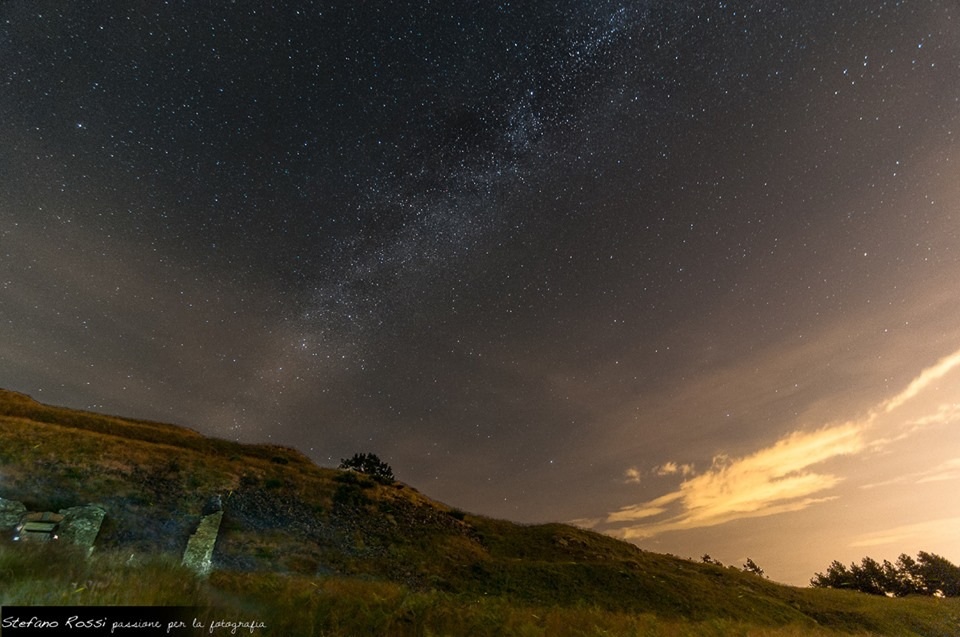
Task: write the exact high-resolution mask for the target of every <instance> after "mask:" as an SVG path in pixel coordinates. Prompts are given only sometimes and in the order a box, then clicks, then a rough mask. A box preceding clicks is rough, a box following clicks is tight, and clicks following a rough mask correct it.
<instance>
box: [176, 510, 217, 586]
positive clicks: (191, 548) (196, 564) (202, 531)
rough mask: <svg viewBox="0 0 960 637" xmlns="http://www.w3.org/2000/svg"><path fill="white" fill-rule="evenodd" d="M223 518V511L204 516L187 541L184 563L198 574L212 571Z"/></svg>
mask: <svg viewBox="0 0 960 637" xmlns="http://www.w3.org/2000/svg"><path fill="white" fill-rule="evenodd" d="M222 519H223V511H217V512H215V513H211V514H210V515H205V516H203V518H202V519H201V520H200V524H199V526H197V530H196V532H195V533H194V534H193V535H191V536H190V539H189V540H188V541H187V549H186V550H185V551H184V552H183V565H184V566H186V567H187V568H190V569H192V570H193V571H194V572H196V573H197V574H198V575H201V576H203V575H207V574H208V573H210V569H211V567H212V566H213V547H214V545H215V544H216V543H217V534H218V533H219V532H220V520H222Z"/></svg>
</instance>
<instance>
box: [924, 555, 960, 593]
mask: <svg viewBox="0 0 960 637" xmlns="http://www.w3.org/2000/svg"><path fill="white" fill-rule="evenodd" d="M917 574H918V575H919V577H920V579H921V580H922V581H923V583H924V586H925V587H926V589H927V590H926V593H927V594H928V595H934V594H936V593H938V592H939V593H940V594H941V595H943V596H944V597H957V596H960V567H957V566H955V565H954V564H952V563H951V562H950V561H949V560H948V559H946V558H945V557H940V556H939V555H936V554H934V553H927V552H925V551H920V552H919V553H917Z"/></svg>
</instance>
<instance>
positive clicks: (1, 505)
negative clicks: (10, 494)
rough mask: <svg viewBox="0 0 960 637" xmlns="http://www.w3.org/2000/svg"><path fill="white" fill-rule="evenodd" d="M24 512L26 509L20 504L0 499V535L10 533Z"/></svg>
mask: <svg viewBox="0 0 960 637" xmlns="http://www.w3.org/2000/svg"><path fill="white" fill-rule="evenodd" d="M26 512H27V507H26V506H24V504H23V503H22V502H17V501H16V500H7V499H5V498H0V533H3V534H4V535H7V533H8V532H12V531H13V528H14V527H15V526H17V524H19V523H20V518H22V517H23V514H24V513H26Z"/></svg>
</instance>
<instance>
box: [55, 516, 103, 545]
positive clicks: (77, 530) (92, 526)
mask: <svg viewBox="0 0 960 637" xmlns="http://www.w3.org/2000/svg"><path fill="white" fill-rule="evenodd" d="M106 514H107V511H106V509H104V508H103V507H102V506H100V505H98V504H88V505H86V506H78V507H70V508H68V509H61V510H60V515H62V516H63V521H62V522H61V523H60V539H61V541H66V542H72V543H74V544H76V545H77V546H80V547H83V548H85V549H87V553H92V552H93V543H94V541H95V540H96V539H97V534H98V533H99V532H100V525H101V524H102V523H103V518H104V516H106Z"/></svg>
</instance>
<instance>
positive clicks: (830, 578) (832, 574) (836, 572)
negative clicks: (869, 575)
mask: <svg viewBox="0 0 960 637" xmlns="http://www.w3.org/2000/svg"><path fill="white" fill-rule="evenodd" d="M810 586H813V587H814V588H849V589H854V586H853V576H852V575H850V571H849V570H847V567H846V566H844V565H843V564H841V563H840V562H838V561H837V560H834V561H833V562H831V563H830V566H828V567H827V572H826V573H817V574H815V575H814V576H813V579H811V580H810Z"/></svg>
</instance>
